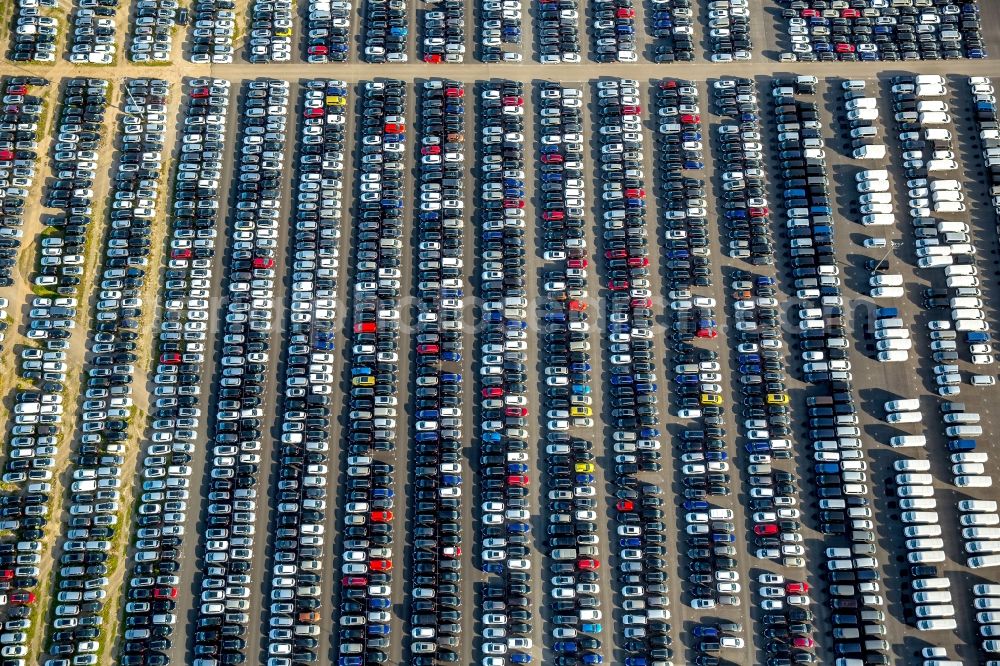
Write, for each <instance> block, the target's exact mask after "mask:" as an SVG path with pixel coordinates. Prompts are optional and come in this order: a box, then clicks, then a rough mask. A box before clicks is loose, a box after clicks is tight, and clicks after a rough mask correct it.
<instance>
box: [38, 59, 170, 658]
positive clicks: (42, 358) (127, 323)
mask: <svg viewBox="0 0 1000 666" xmlns="http://www.w3.org/2000/svg"><path fill="white" fill-rule="evenodd" d="M124 85H125V86H126V91H124V98H123V111H124V112H125V115H123V116H122V130H123V133H122V142H121V146H122V147H121V152H120V157H119V160H118V162H117V173H116V174H115V181H114V183H113V189H114V194H113V199H112V203H111V207H110V208H111V210H110V218H111V222H110V227H111V229H110V230H109V231H108V234H107V237H106V247H105V251H104V258H103V275H102V277H103V278H104V279H103V280H102V282H101V284H100V291H99V292H98V295H97V298H98V301H97V308H96V312H95V315H94V321H93V324H92V329H93V331H94V335H93V337H92V339H91V340H90V351H91V356H90V358H89V359H88V361H87V363H86V364H85V368H86V375H87V378H88V379H87V384H86V386H87V388H86V391H85V392H84V397H85V398H86V400H85V401H84V403H83V405H82V409H83V411H82V412H81V413H80V423H79V430H80V435H79V442H80V444H79V447H78V449H77V451H76V452H75V455H74V456H73V457H72V475H71V478H72V483H71V484H70V488H69V490H70V492H71V495H70V498H69V515H70V519H69V523H68V525H67V526H66V532H65V535H66V539H67V540H66V541H65V542H63V552H62V555H61V557H60V563H61V564H62V565H63V566H62V567H61V568H60V569H59V575H58V590H59V591H58V592H56V593H55V594H54V598H53V615H54V617H55V620H54V621H53V627H54V628H55V629H59V631H54V632H53V633H51V634H50V641H49V645H48V653H49V654H50V655H51V656H52V657H53V659H52V660H51V663H53V664H59V665H60V666H62V665H68V664H69V663H70V661H71V660H74V661H79V662H81V663H84V662H86V663H95V664H96V663H97V657H96V655H95V654H94V653H95V652H97V651H98V650H99V649H100V641H101V635H100V630H99V629H96V630H95V629H94V628H91V627H88V628H85V629H84V630H82V633H80V632H79V630H78V627H79V619H80V616H81V615H83V616H97V615H99V614H100V612H101V610H102V609H103V605H104V599H106V598H107V596H108V590H107V589H106V588H107V586H108V585H109V584H110V580H109V578H108V577H107V574H108V570H107V568H106V566H105V565H104V564H103V563H104V562H105V561H106V560H107V559H108V558H109V557H110V552H109V551H110V550H111V537H112V535H113V526H114V525H116V524H117V522H118V520H119V518H120V517H121V511H122V508H123V504H122V498H121V492H120V489H121V487H122V480H121V477H122V472H123V470H122V467H123V465H124V462H125V457H124V454H125V445H124V443H123V442H124V441H125V440H126V439H127V436H126V434H125V430H126V428H127V427H128V419H129V417H130V416H131V414H132V410H131V407H132V404H133V403H132V398H131V397H130V396H131V393H132V388H131V386H130V384H131V383H132V376H133V374H134V372H135V366H134V363H135V361H137V360H138V357H137V356H136V354H134V353H132V350H133V349H134V348H135V343H134V340H136V339H137V338H138V333H137V330H138V329H139V328H140V326H141V320H142V316H143V308H142V305H143V304H142V298H141V295H140V293H141V289H142V286H143V284H144V278H145V275H146V267H147V266H148V263H149V261H148V258H147V257H148V255H149V253H150V240H149V238H148V236H149V235H150V233H151V229H150V226H151V224H152V218H153V217H154V215H155V211H154V208H153V204H152V203H149V204H148V207H146V206H144V205H143V204H144V203H145V202H144V201H143V200H142V199H140V198H139V197H149V200H150V202H151V201H152V200H155V198H156V195H157V191H158V189H159V184H158V183H157V182H156V180H157V179H158V178H159V174H160V170H161V168H162V166H163V163H162V157H161V155H162V149H163V141H164V137H165V134H166V125H165V122H164V121H165V120H166V114H165V113H162V109H161V108H160V107H162V106H163V104H164V102H165V100H166V96H167V94H168V89H167V84H166V82H164V81H160V80H152V81H151V80H148V79H131V80H128V81H126V82H125V84H124ZM109 88H110V85H109V83H108V82H107V81H103V80H95V79H89V80H85V79H81V80H76V81H73V82H70V83H69V84H68V85H67V88H66V90H65V91H64V92H65V93H66V94H67V95H68V96H66V97H64V102H65V103H66V104H67V105H69V106H70V107H72V106H73V105H74V101H73V98H79V97H82V98H83V99H82V100H81V101H77V102H76V103H77V104H81V103H82V104H83V108H87V106H88V105H90V106H93V107H95V108H94V109H93V112H94V113H96V114H97V115H98V116H101V115H102V114H103V108H104V105H106V104H107V103H108V102H109V101H110V100H109V99H108V92H109ZM98 108H99V109H100V111H98V110H97V109H98ZM147 114H150V115H151V117H152V120H154V121H157V122H158V126H156V127H153V128H150V129H148V131H146V127H145V125H146V122H147V120H149V118H148V117H147ZM73 120H75V119H71V118H68V117H67V114H66V112H65V110H64V113H63V116H62V118H61V121H62V125H61V127H60V130H61V131H60V134H59V138H60V143H64V144H66V145H62V146H60V145H58V144H57V145H56V147H55V150H56V151H60V152H70V151H72V150H73V149H74V148H82V146H81V145H80V144H81V143H83V142H84V139H83V138H82V136H80V135H79V134H78V132H79V130H76V131H74V128H70V127H67V125H68V124H71V123H72V121H73ZM93 122H95V123H98V121H97V119H96V118H95V119H94V120H93ZM100 131H101V128H100V124H99V123H98V124H97V127H96V128H95V129H93V132H95V134H97V136H96V137H95V138H94V139H92V143H93V144H94V145H93V146H92V148H93V149H94V150H95V151H96V150H99V147H100V136H99V134H100ZM71 137H75V138H77V139H78V141H77V142H76V143H74V142H73V141H70V140H69V139H70V138H71ZM95 159H96V158H95ZM139 165H141V166H144V167H148V168H149V169H150V170H151V171H153V172H155V174H156V175H155V176H154V177H153V178H152V179H148V180H146V181H145V182H142V183H140V178H139V176H138V174H137V173H136V172H135V171H131V170H130V169H134V168H135V167H136V166H139ZM63 166H67V165H66V164H63ZM93 174H94V172H93V171H90V172H89V173H88V174H87V176H88V178H87V180H88V181H89V180H90V178H92V176H93ZM60 175H61V176H62V175H63V174H60ZM65 175H66V176H67V178H66V180H73V178H72V177H70V175H69V174H65ZM77 178H78V179H82V178H83V176H81V175H77ZM72 187H73V188H74V189H73V190H72V194H71V195H70V196H71V198H72V197H80V198H81V199H89V198H90V197H92V196H93V195H92V193H91V194H90V195H89V196H88V195H87V193H86V192H85V191H82V190H85V189H86V188H88V187H89V183H87V182H82V181H81V182H73V183H72ZM52 194H53V193H52V192H51V191H50V196H51V195H52ZM50 200H51V199H50ZM74 203H76V204H77V205H80V204H82V203H83V201H78V202H74ZM87 203H88V204H89V201H87ZM70 226H71V225H70V224H66V226H65V227H64V229H63V230H64V232H67V233H68V231H69V227H70ZM85 230H86V225H81V226H80V227H79V234H80V235H79V236H75V235H64V236H63V237H62V239H61V240H63V242H64V244H63V245H62V246H61V247H59V248H58V249H59V250H60V251H68V252H72V253H74V254H82V251H83V250H82V248H83V244H84V242H85V235H84V232H85ZM70 238H75V239H76V240H75V243H76V244H75V245H74V246H73V247H75V248H76V249H73V247H69V246H67V245H66V244H65V243H67V242H69V241H68V239H70ZM50 256H51V255H50ZM45 263H46V262H45V248H43V260H42V264H43V266H44V265H45ZM81 263H82V262H81ZM78 266H79V264H77V265H76V266H75V267H78ZM127 274H130V275H132V276H133V279H132V280H129V281H128V282H129V284H127V285H126V280H125V279H120V278H124V277H125V276H126V275H127ZM76 290H77V286H76V284H74V285H72V286H61V287H58V288H57V293H61V294H62V295H63V297H62V298H54V299H53V298H49V297H44V296H39V297H36V298H35V299H33V303H32V305H33V306H34V308H33V310H32V317H33V319H34V321H51V322H52V323H53V324H54V323H55V321H52V318H68V319H69V320H72V318H73V317H75V316H76V305H77V299H76V298H75V297H74V296H71V295H70V294H71V293H73V294H74V295H75V292H76ZM43 330H44V329H43ZM53 343H55V345H54V347H55V348H56V351H42V350H41V349H37V348H27V349H25V350H23V351H22V354H21V357H22V368H33V369H34V371H35V373H36V374H39V375H40V376H38V377H37V379H39V380H41V381H44V382H46V383H47V384H48V386H46V387H45V390H61V386H62V382H63V381H64V380H65V377H66V362H65V361H66V352H65V351H59V349H66V348H67V347H68V345H67V340H66V339H57V340H46V343H45V344H46V348H47V349H53ZM22 374H25V373H23V372H22ZM34 407H35V409H31V408H28V407H27V405H26V406H25V409H24V411H25V412H26V413H31V412H34V413H35V414H36V415H39V416H40V415H41V414H42V413H43V412H45V411H46V409H45V408H46V405H44V399H43V401H42V402H41V403H36V404H35V405H34ZM58 407H59V410H61V405H58ZM56 413H58V410H57V412H56ZM36 418H37V417H36ZM43 485H48V484H43ZM99 519H100V520H99ZM86 565H92V566H86Z"/></svg>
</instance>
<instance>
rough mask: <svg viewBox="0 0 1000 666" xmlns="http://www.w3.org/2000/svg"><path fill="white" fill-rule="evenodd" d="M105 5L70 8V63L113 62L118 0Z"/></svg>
mask: <svg viewBox="0 0 1000 666" xmlns="http://www.w3.org/2000/svg"><path fill="white" fill-rule="evenodd" d="M88 4H91V3H88ZM93 4H96V3H93ZM109 4H110V6H103V7H102V6H96V7H83V6H82V4H78V5H77V6H76V7H75V8H74V11H73V35H72V37H71V39H70V50H69V60H70V62H72V63H76V64H91V65H110V64H111V63H112V62H114V58H115V52H116V50H117V45H116V41H115V40H116V32H117V31H116V29H115V12H116V9H117V5H118V0H111V2H110V3H109ZM50 20H52V19H50Z"/></svg>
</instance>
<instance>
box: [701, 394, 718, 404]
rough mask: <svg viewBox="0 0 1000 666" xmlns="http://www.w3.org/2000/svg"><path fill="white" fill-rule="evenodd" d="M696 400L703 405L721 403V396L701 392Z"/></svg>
mask: <svg viewBox="0 0 1000 666" xmlns="http://www.w3.org/2000/svg"><path fill="white" fill-rule="evenodd" d="M698 402H700V403H701V404H703V405H721V404H722V396H721V395H716V394H714V393H702V394H701V397H700V398H698Z"/></svg>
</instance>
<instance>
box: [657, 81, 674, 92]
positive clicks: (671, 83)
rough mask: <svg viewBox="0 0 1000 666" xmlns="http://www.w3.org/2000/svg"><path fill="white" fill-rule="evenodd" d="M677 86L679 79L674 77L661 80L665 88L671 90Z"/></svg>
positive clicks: (662, 86)
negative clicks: (676, 79)
mask: <svg viewBox="0 0 1000 666" xmlns="http://www.w3.org/2000/svg"><path fill="white" fill-rule="evenodd" d="M676 87H677V81H675V80H673V79H667V80H666V81H660V88H661V89H663V90H670V89H672V88H676Z"/></svg>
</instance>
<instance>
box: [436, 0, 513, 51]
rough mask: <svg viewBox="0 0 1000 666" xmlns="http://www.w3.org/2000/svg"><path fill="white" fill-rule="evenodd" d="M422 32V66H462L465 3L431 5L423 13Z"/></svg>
mask: <svg viewBox="0 0 1000 666" xmlns="http://www.w3.org/2000/svg"><path fill="white" fill-rule="evenodd" d="M518 6H520V3H518ZM423 28H424V35H423V42H422V44H423V46H422V48H421V55H422V58H423V61H424V62H431V63H437V62H463V61H464V60H465V3H464V2H460V1H459V0H434V4H432V5H430V6H429V7H428V8H427V10H425V11H424V26H423ZM484 39H485V37H484Z"/></svg>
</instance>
